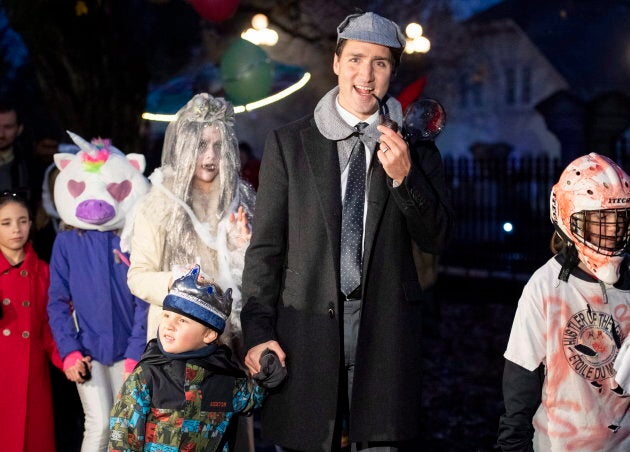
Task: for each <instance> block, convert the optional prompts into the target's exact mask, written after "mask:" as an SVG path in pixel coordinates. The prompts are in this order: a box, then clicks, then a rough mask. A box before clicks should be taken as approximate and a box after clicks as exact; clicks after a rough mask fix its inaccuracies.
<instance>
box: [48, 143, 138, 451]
mask: <svg viewBox="0 0 630 452" xmlns="http://www.w3.org/2000/svg"><path fill="white" fill-rule="evenodd" d="M69 134H70V136H71V137H72V139H73V141H74V142H75V143H76V144H77V146H79V148H80V151H79V152H78V153H77V154H76V155H75V154H70V153H58V154H55V157H54V159H55V164H56V166H57V168H59V170H60V172H59V175H58V176H57V178H56V180H55V186H54V201H55V206H56V207H57V210H58V212H59V215H60V217H61V220H62V221H63V223H64V224H65V225H66V230H64V231H61V232H59V233H58V234H57V237H56V238H55V242H54V244H53V250H52V256H51V261H50V289H49V293H48V295H49V302H48V316H49V319H50V326H51V329H52V333H53V337H54V340H55V342H56V344H57V348H58V349H59V353H60V355H61V358H62V359H63V369H64V372H65V374H66V377H67V378H68V379H69V380H71V381H73V382H75V383H77V389H78V392H79V397H80V398H81V404H82V405H83V411H84V413H85V432H84V436H83V445H82V448H81V450H83V451H89V452H95V451H106V450H107V442H108V439H109V438H108V431H109V412H110V410H111V408H112V406H113V403H114V397H115V395H116V394H117V393H118V391H119V389H120V387H121V386H122V383H123V381H124V378H125V377H126V375H128V374H129V373H130V372H131V371H132V370H133V368H134V366H135V364H136V363H137V361H138V360H139V359H140V357H141V356H142V352H143V351H144V347H145V344H146V321H147V320H146V319H147V313H148V307H149V306H148V304H147V303H145V302H144V301H142V300H141V299H139V298H136V297H135V296H133V295H132V294H131V292H130V291H129V287H128V286H127V270H128V262H129V260H128V257H127V255H125V254H124V253H122V252H121V250H120V237H119V235H118V232H119V231H120V229H121V228H122V227H123V226H124V223H125V218H126V216H127V214H128V212H129V211H130V210H131V209H132V207H133V205H134V203H135V202H136V201H137V200H138V199H139V197H141V196H142V195H144V194H145V193H146V192H147V191H148V189H149V183H148V181H147V180H146V179H145V178H144V176H142V171H144V167H145V160H144V156H142V155H140V154H128V155H125V154H123V153H122V152H121V151H120V150H118V149H116V148H114V147H113V146H111V143H110V142H109V141H107V140H100V139H99V140H93V141H92V142H87V141H86V140H84V139H82V138H81V137H79V136H78V135H75V134H73V133H71V132H69Z"/></svg>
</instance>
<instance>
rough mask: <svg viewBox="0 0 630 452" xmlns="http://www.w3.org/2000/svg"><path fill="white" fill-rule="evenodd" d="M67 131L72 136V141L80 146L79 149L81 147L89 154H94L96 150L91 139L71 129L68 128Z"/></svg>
mask: <svg viewBox="0 0 630 452" xmlns="http://www.w3.org/2000/svg"><path fill="white" fill-rule="evenodd" d="M66 132H67V133H68V135H70V138H72V141H74V144H76V145H77V146H79V149H81V150H82V151H85V152H87V153H88V154H92V153H93V152H94V151H96V149H95V148H94V146H92V143H90V142H89V141H87V140H84V139H83V138H81V137H80V136H79V135H77V134H76V133H73V132H70V131H69V130H66Z"/></svg>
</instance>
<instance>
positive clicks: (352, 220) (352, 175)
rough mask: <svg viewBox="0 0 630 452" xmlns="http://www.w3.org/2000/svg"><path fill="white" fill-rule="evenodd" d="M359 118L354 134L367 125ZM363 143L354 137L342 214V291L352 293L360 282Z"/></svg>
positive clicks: (363, 176)
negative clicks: (354, 141)
mask: <svg viewBox="0 0 630 452" xmlns="http://www.w3.org/2000/svg"><path fill="white" fill-rule="evenodd" d="M367 125H368V124H367V123H365V122H360V123H358V124H357V125H356V126H354V128H355V130H356V132H355V134H357V135H361V131H362V130H363V129H364V128H365V127H367ZM365 169H366V168H365V146H364V145H363V143H362V142H361V139H360V137H359V138H358V139H357V142H356V143H355V145H354V147H353V148H352V154H351V155H350V162H349V163H348V181H347V183H346V193H345V195H344V199H343V210H342V217H341V259H340V273H341V274H340V276H341V292H342V293H343V294H344V295H348V294H350V293H352V292H353V291H354V290H355V289H356V288H357V287H359V285H360V284H361V255H362V253H361V249H362V245H363V205H364V203H365Z"/></svg>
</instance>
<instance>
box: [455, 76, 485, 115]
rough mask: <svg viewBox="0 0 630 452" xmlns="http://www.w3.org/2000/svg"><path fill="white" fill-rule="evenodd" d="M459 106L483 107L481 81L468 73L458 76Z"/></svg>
mask: <svg viewBox="0 0 630 452" xmlns="http://www.w3.org/2000/svg"><path fill="white" fill-rule="evenodd" d="M457 83H458V90H459V106H460V107H462V108H466V107H469V106H470V107H481V106H482V105H483V79H481V78H480V77H479V76H476V75H473V76H472V77H471V76H470V74H468V73H464V74H462V75H460V77H459V80H458V82H457Z"/></svg>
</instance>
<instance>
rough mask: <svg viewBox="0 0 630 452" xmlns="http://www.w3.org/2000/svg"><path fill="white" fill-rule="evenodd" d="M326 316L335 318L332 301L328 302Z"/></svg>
mask: <svg viewBox="0 0 630 452" xmlns="http://www.w3.org/2000/svg"><path fill="white" fill-rule="evenodd" d="M328 317H330V318H331V319H334V318H335V305H334V304H332V303H329V304H328Z"/></svg>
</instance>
